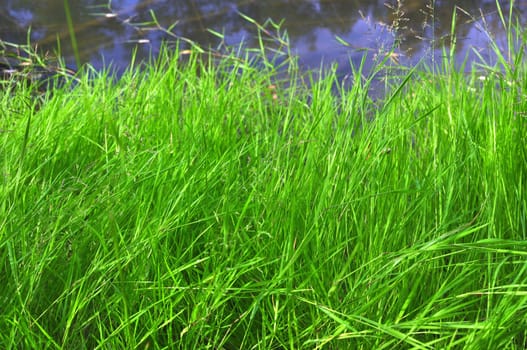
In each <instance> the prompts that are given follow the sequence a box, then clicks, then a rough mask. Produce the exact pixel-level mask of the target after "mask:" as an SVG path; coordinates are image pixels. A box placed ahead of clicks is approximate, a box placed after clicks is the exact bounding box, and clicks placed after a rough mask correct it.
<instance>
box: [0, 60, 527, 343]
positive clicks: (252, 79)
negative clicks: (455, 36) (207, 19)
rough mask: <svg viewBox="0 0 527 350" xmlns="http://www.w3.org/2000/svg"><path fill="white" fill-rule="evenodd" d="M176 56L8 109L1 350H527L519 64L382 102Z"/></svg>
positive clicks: (427, 80) (448, 75) (1, 199)
mask: <svg viewBox="0 0 527 350" xmlns="http://www.w3.org/2000/svg"><path fill="white" fill-rule="evenodd" d="M520 51H521V50H520ZM520 51H517V54H520V53H519V52H520ZM179 54H180V53H179V52H177V51H176V52H173V53H169V52H168V51H167V50H166V51H164V53H163V54H162V55H161V56H160V58H159V59H158V60H157V61H156V62H155V63H154V64H150V65H148V66H147V67H146V68H145V69H143V70H141V71H140V70H139V69H131V70H130V71H129V72H128V73H126V74H125V75H124V76H123V77H122V79H120V80H118V81H116V80H113V79H111V77H109V76H108V75H107V73H105V72H102V73H92V74H89V73H86V74H84V75H83V76H80V78H79V79H81V81H80V82H79V83H78V84H77V85H76V86H75V88H73V89H66V88H64V89H57V90H56V91H54V92H53V95H52V96H51V95H49V96H47V97H46V98H45V102H44V103H42V104H41V105H38V106H37V103H39V102H38V101H34V100H33V99H32V97H31V91H30V90H31V87H23V86H21V87H20V88H19V89H9V91H7V90H4V91H2V92H0V106H1V111H2V114H1V115H0V149H1V153H0V174H1V176H0V181H1V185H0V261H1V265H0V269H1V272H0V309H1V310H2V312H1V313H0V329H1V330H2V331H1V332H0V347H2V348H5V349H15V348H17V349H18V348H35V349H36V348H38V349H47V348H50V349H62V348H64V349H108V348H115V349H118V348H141V349H146V348H150V349H163V348H164V349H172V348H184V349H201V348H210V349H221V348H224V349H282V348H284V349H285V348H289V349H297V348H298V349H305V348H326V349H394V348H418V349H436V348H448V349H461V348H463V349H465V348H466V349H523V348H525V346H526V342H527V334H526V332H525V329H527V321H526V320H527V318H525V312H526V310H527V240H526V232H527V219H526V218H527V201H526V194H525V188H527V187H526V183H525V182H526V179H527V170H526V164H527V152H526V141H527V140H526V135H527V120H526V118H525V111H526V110H527V99H526V98H525V95H524V94H525V92H524V91H525V88H526V84H527V83H526V81H527V80H526V79H527V69H526V68H527V67H526V65H525V63H523V61H522V60H517V61H514V62H515V66H514V69H513V70H512V69H511V70H507V69H505V70H502V69H500V67H498V66H496V67H486V68H487V71H488V72H491V70H490V68H495V69H494V70H495V71H499V72H503V73H500V74H494V73H493V74H490V73H489V74H488V75H487V76H486V78H485V80H481V79H480V75H481V73H480V72H478V71H476V70H473V71H472V74H471V75H469V76H468V77H467V76H466V75H465V74H463V73H461V72H460V71H457V70H456V69H455V68H454V67H453V64H451V62H449V58H448V55H446V58H445V62H444V63H445V64H444V65H443V68H442V71H440V72H439V73H438V74H435V75H433V74H429V73H427V70H426V69H421V68H415V69H412V70H409V73H408V74H407V76H406V77H404V78H403V79H402V80H401V82H400V83H398V84H399V85H396V86H393V88H392V89H391V90H390V91H391V93H388V94H387V97H386V98H385V100H383V101H381V102H378V101H377V102H374V101H372V100H370V99H369V97H368V95H367V90H368V83H369V82H370V80H364V79H363V78H361V72H360V71H357V72H356V74H355V75H354V77H355V84H354V86H353V88H352V89H349V90H344V89H341V90H340V91H339V93H338V94H335V93H334V92H335V91H334V87H335V86H338V85H339V83H338V81H337V78H336V73H335V71H329V72H327V73H326V74H325V75H324V78H323V79H321V80H317V81H315V80H313V81H311V82H310V84H309V85H303V84H302V83H301V81H302V80H301V79H298V76H297V75H298V74H299V70H298V67H296V66H295V63H294V61H290V65H291V66H290V67H289V70H288V74H289V75H290V76H289V79H288V81H282V80H277V79H276V77H277V74H278V72H277V71H276V70H274V69H273V67H272V65H268V64H264V65H261V64H256V63H255V62H257V60H255V59H254V53H251V54H250V55H246V56H244V53H243V52H241V53H240V54H239V55H237V56H235V55H234V54H232V55H230V56H226V57H223V58H222V59H221V60H220V61H219V62H216V61H215V62H213V57H212V56H211V57H208V58H207V57H205V59H204V58H203V57H198V56H197V55H191V57H190V58H189V59H188V60H185V63H184V64H183V63H181V60H180V59H179V57H180V55H179ZM213 63H214V64H213ZM501 63H504V62H500V64H501ZM436 72H437V71H436ZM511 82H513V83H512V84H511Z"/></svg>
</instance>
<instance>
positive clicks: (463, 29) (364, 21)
mask: <svg viewBox="0 0 527 350" xmlns="http://www.w3.org/2000/svg"><path fill="white" fill-rule="evenodd" d="M499 3H500V5H501V6H502V9H503V11H504V12H506V11H508V5H509V4H510V1H499ZM398 5H400V6H399V7H398ZM456 7H459V8H461V9H462V10H457V19H456V30H457V37H458V46H457V49H458V51H457V52H458V53H457V55H458V56H457V57H458V59H459V60H461V59H463V58H464V57H465V56H466V55H468V57H469V58H470V59H474V58H475V55H474V53H473V50H472V48H474V49H475V50H478V52H480V53H481V54H482V55H483V56H484V57H488V56H489V52H490V51H489V49H488V34H489V33H490V34H491V35H492V36H495V37H496V38H498V40H499V41H500V42H501V43H502V44H503V43H504V32H503V28H502V25H501V24H500V19H499V16H498V14H497V11H496V2H495V0H479V1H477V0H465V1H461V0H459V1H449V0H447V1H441V0H435V1H434V0H399V1H396V0H389V1H386V0H376V1H372V0H318V1H317V0H304V1H302V0H297V1H290V0H267V1H256V0H212V1H211V0H178V1H168V0H114V1H111V2H110V3H108V2H105V1H101V0H77V1H70V9H71V12H72V17H73V22H74V24H75V26H76V27H75V34H76V38H77V42H78V46H79V52H80V55H81V60H82V61H83V62H90V63H91V64H92V65H94V66H95V67H96V68H101V67H103V66H108V65H109V64H110V63H111V65H112V66H113V67H114V68H116V69H117V70H118V71H122V70H123V69H124V68H125V67H127V65H128V64H129V61H130V57H131V52H132V49H133V48H134V47H136V46H137V47H138V56H139V58H146V57H148V56H149V55H150V54H152V53H154V54H155V53H156V52H157V50H158V48H159V43H160V41H161V40H163V39H170V38H169V37H167V35H166V34H164V33H163V32H162V31H160V30H154V29H150V28H148V26H146V27H142V29H139V28H138V26H137V25H134V23H135V24H138V23H144V22H149V21H151V19H152V17H151V14H152V12H153V13H155V14H156V16H157V19H158V21H159V22H160V24H161V25H162V26H164V27H169V26H170V25H172V24H174V23H175V26H174V28H173V32H174V33H175V34H176V35H177V36H180V37H184V38H187V39H190V40H192V41H194V42H197V43H199V44H200V45H203V46H213V47H215V46H217V45H219V43H220V40H219V39H218V38H217V37H216V36H214V35H213V34H211V33H210V32H209V31H208V29H212V30H214V31H217V32H220V33H224V34H225V42H226V43H227V44H233V45H235V44H237V43H239V42H241V41H242V40H243V41H244V42H245V43H246V45H247V46H256V45H257V41H256V36H255V33H256V28H255V26H254V25H253V24H251V23H249V22H248V21H246V20H245V19H243V18H242V17H241V16H240V15H239V12H241V13H244V14H246V15H247V16H249V17H251V18H254V19H255V20H256V21H258V22H260V23H263V22H264V21H265V20H266V19H268V18H271V19H273V20H274V21H277V22H280V21H283V25H282V28H283V29H284V30H286V31H287V34H288V37H289V40H290V43H291V49H292V51H293V52H294V53H296V54H298V55H299V56H300V59H301V64H302V65H303V66H304V67H307V68H317V67H319V66H320V64H321V62H325V63H328V62H337V63H339V65H340V66H341V67H342V68H341V69H343V70H346V69H347V68H346V67H349V64H348V62H349V61H350V60H351V61H352V62H354V63H358V61H359V60H360V58H361V57H362V56H363V54H364V52H369V53H370V54H371V55H372V57H373V56H374V55H375V53H379V52H383V51H387V50H389V49H390V48H391V47H392V46H393V44H394V43H395V42H397V43H398V44H399V50H398V52H399V53H400V56H399V59H400V60H401V61H403V62H405V63H412V62H415V61H416V60H419V59H421V58H423V57H425V58H427V59H428V60H431V59H433V57H436V56H437V55H439V54H440V50H439V48H440V47H441V45H443V44H446V45H448V43H449V38H448V36H449V33H450V31H451V23H452V14H453V13H454V9H455V8H456ZM526 10H527V1H525V0H518V1H516V2H515V8H514V11H515V14H517V15H518V16H520V20H522V19H523V17H522V14H523V13H525V11H526ZM482 15H483V16H484V18H485V20H482ZM394 27H395V29H394ZM28 28H31V41H32V43H33V44H36V43H38V44H39V47H40V48H41V49H43V50H50V51H53V50H55V48H56V47H57V42H60V46H61V51H62V54H63V55H64V56H65V57H66V61H67V62H68V64H70V65H74V59H73V54H72V49H71V41H70V38H69V34H68V27H67V22H66V16H65V12H64V6H63V0H39V1H38V2H37V1H34V0H2V1H0V39H2V40H4V41H9V42H16V43H26V42H27V31H28ZM484 29H486V30H484ZM336 36H338V37H340V38H342V39H343V40H345V41H347V42H348V43H349V44H350V45H349V46H348V47H346V46H344V45H342V44H341V43H339V42H338V41H337V40H336Z"/></svg>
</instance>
